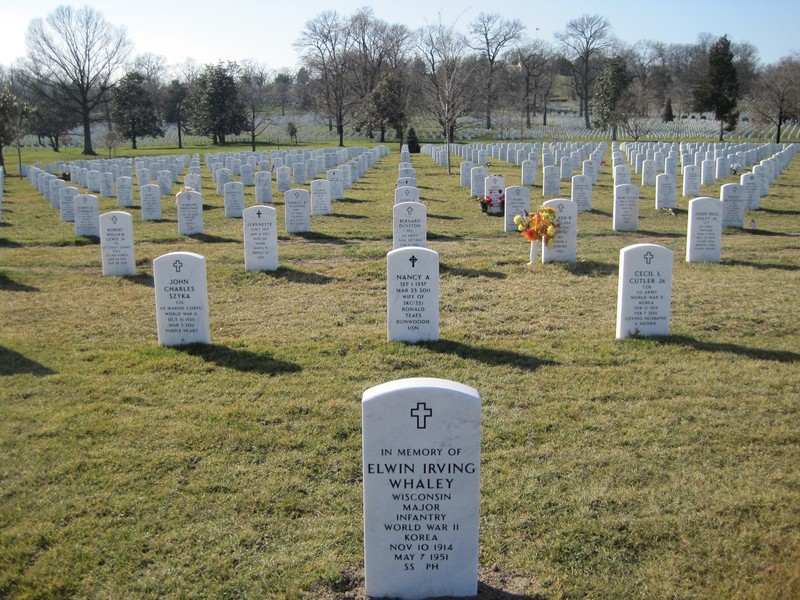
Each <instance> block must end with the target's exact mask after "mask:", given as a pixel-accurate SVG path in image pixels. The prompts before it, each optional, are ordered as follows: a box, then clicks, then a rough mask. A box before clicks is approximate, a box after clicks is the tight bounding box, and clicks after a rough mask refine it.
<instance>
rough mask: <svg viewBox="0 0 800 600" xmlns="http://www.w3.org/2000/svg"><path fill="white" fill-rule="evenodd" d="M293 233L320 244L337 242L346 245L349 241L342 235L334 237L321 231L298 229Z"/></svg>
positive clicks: (338, 244) (339, 244) (336, 243)
mask: <svg viewBox="0 0 800 600" xmlns="http://www.w3.org/2000/svg"><path fill="white" fill-rule="evenodd" d="M291 235H296V236H297V237H301V238H303V239H306V240H308V241H309V242H318V243H320V244H335V245H337V246H346V245H347V244H349V242H348V241H347V240H345V239H343V238H340V237H334V236H332V235H328V234H327V233H320V232H319V231H298V232H292V234H291Z"/></svg>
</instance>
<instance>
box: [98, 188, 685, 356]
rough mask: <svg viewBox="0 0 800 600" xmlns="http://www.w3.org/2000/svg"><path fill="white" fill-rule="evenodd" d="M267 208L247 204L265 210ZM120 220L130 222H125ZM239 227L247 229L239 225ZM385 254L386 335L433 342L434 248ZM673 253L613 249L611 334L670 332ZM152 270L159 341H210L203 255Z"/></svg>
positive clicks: (117, 260)
mask: <svg viewBox="0 0 800 600" xmlns="http://www.w3.org/2000/svg"><path fill="white" fill-rule="evenodd" d="M566 202H568V201H566ZM270 208H271V207H252V208H251V209H255V210H261V211H265V210H267V209H270ZM251 209H248V210H251ZM273 210H274V209H273ZM126 214H127V213H120V212H112V213H106V214H104V215H102V219H103V221H104V229H105V231H106V232H107V233H105V234H104V235H108V236H122V231H123V229H124V227H125V226H126V224H125V222H124V221H125V219H127V218H129V217H130V215H128V216H127V217H124V215H126ZM272 216H273V217H274V213H273V215H272ZM127 225H128V226H129V225H130V222H129V221H128V223H127ZM274 230H275V227H274V220H273V221H272V231H273V232H274ZM245 232H246V234H247V229H246V228H245ZM116 249H117V252H116V253H105V252H104V256H103V261H104V262H103V265H104V268H105V267H106V265H107V264H108V267H109V269H112V268H113V269H117V268H119V269H120V270H121V268H122V267H123V266H124V263H125V262H126V259H127V258H128V257H130V255H131V254H132V248H130V247H129V246H121V245H119V244H118V245H116ZM126 249H127V251H126ZM386 260H387V263H386V264H387V266H386V277H387V298H386V324H387V325H386V326H387V340H389V341H400V342H407V343H418V342H428V341H437V340H438V339H439V254H438V252H436V251H434V250H431V249H429V248H423V247H405V248H397V249H393V250H391V251H390V252H389V253H388V254H387V259H386ZM672 260H673V252H672V251H671V250H669V249H667V248H663V247H661V246H658V245H655V244H636V245H634V246H629V247H627V248H623V250H622V251H621V252H620V283H619V293H618V306H617V314H618V317H617V337H618V338H625V337H631V336H648V335H667V334H668V333H669V312H670V301H671V286H672ZM119 274H128V273H127V272H120V273H119ZM153 276H154V284H155V295H156V307H157V312H156V325H157V330H158V342H159V343H160V344H162V345H165V346H178V345H185V344H193V343H201V344H208V343H210V337H211V336H210V328H209V318H208V289H207V284H206V267H205V257H203V256H201V255H199V254H195V253H192V252H172V253H169V254H165V255H162V256H160V257H158V258H156V259H155V260H154V261H153Z"/></svg>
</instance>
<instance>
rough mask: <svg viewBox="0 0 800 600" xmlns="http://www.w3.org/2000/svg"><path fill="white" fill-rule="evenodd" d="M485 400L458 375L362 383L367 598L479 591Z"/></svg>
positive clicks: (444, 594) (451, 594) (446, 594)
mask: <svg viewBox="0 0 800 600" xmlns="http://www.w3.org/2000/svg"><path fill="white" fill-rule="evenodd" d="M480 405H481V401H480V395H479V394H478V392H477V390H475V389H473V388H471V387H468V386H465V385H463V384H460V383H456V382H453V381H447V380H443V379H433V378H412V379H401V380H398V381H391V382H388V383H384V384H381V385H378V386H375V387H372V388H370V389H368V390H367V391H365V392H364V394H363V396H362V401H361V411H362V412H361V414H362V460H363V481H364V579H365V587H366V593H367V595H368V596H369V597H371V598H373V597H374V598H384V597H392V598H408V599H411V598H433V597H442V596H448V597H449V596H453V597H466V596H475V595H476V594H477V593H478V525H479V517H480V438H481V423H480V420H481V406H480Z"/></svg>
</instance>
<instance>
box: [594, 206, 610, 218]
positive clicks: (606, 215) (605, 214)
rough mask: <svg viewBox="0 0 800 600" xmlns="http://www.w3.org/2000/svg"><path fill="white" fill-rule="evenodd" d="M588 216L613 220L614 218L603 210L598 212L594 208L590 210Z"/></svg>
mask: <svg viewBox="0 0 800 600" xmlns="http://www.w3.org/2000/svg"><path fill="white" fill-rule="evenodd" d="M589 214H590V215H599V216H601V217H609V218H613V217H614V215H613V214H612V213H610V212H608V211H605V210H598V209H596V208H593V209H592V210H590V211H589Z"/></svg>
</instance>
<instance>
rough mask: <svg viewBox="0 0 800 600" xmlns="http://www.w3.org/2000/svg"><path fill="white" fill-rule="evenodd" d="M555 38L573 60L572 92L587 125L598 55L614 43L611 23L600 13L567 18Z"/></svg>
mask: <svg viewBox="0 0 800 600" xmlns="http://www.w3.org/2000/svg"><path fill="white" fill-rule="evenodd" d="M556 39H558V41H559V42H560V43H561V46H562V48H563V49H564V53H565V54H566V56H567V58H568V59H570V60H571V61H572V73H573V82H574V86H575V93H576V94H577V95H578V98H579V99H580V102H581V113H582V114H583V118H584V124H585V126H586V128H587V129H589V128H590V126H591V125H590V122H589V101H590V100H591V91H592V85H593V84H594V81H595V79H596V78H597V74H598V72H599V69H598V66H599V65H598V64H597V59H598V58H600V57H601V56H602V55H603V52H604V51H605V50H606V49H607V48H609V47H610V46H611V45H612V43H613V39H612V37H611V23H609V22H608V20H606V18H605V17H601V16H600V15H582V16H581V17H578V18H577V19H572V20H571V21H569V22H568V23H567V28H566V30H565V31H563V32H561V33H557V34H556Z"/></svg>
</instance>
